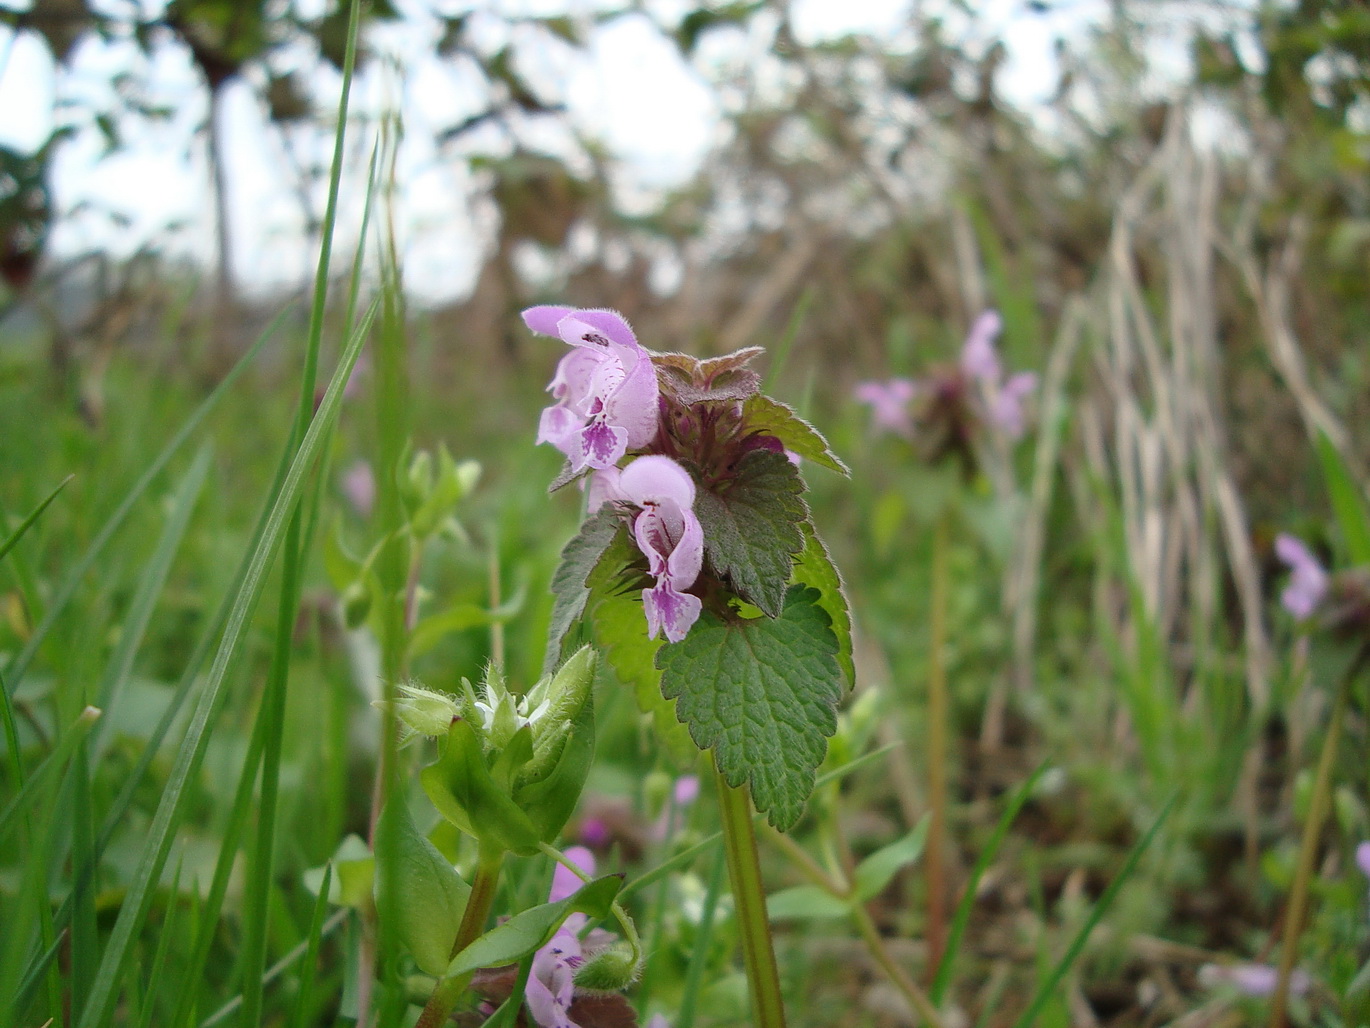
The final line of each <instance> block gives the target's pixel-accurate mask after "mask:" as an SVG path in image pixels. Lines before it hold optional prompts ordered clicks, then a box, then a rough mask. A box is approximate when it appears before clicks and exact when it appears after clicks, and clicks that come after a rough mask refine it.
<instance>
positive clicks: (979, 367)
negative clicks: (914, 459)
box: [853, 311, 1037, 471]
mask: <svg viewBox="0 0 1370 1028" xmlns="http://www.w3.org/2000/svg"><path fill="white" fill-rule="evenodd" d="M1002 331H1003V321H1002V319H1001V318H1000V317H999V314H998V313H997V312H996V311H986V312H985V313H983V314H981V315H980V316H979V317H978V318H976V319H975V323H974V324H973V325H972V326H971V329H970V332H969V333H968V334H967V336H966V341H965V343H964V345H963V346H962V347H961V355H960V359H959V360H958V361H957V362H956V363H955V364H948V365H943V366H941V367H938V368H934V369H933V370H932V371H930V372H929V373H928V375H927V376H926V377H924V378H923V379H920V380H917V381H914V380H912V379H907V378H892V379H889V380H887V381H884V382H862V383H860V384H859V385H858V386H857V387H856V389H855V390H854V392H853V395H854V397H855V399H856V400H857V401H859V402H861V403H864V404H867V405H869V406H870V408H871V424H872V426H873V427H874V428H875V429H876V430H877V431H883V432H892V433H894V434H896V435H900V436H903V437H904V438H906V439H910V440H912V441H913V443H914V445H915V446H916V447H917V448H918V449H919V451H920V453H922V455H923V456H924V457H925V458H926V459H928V460H929V461H932V462H936V461H938V460H941V459H943V458H946V457H954V458H959V459H960V460H961V461H962V462H963V464H964V465H965V466H966V468H967V470H968V471H971V470H974V469H975V468H976V467H978V466H979V463H978V460H977V456H978V454H977V442H978V441H979V440H980V438H981V437H982V436H983V435H984V434H985V433H986V432H989V433H993V434H994V435H995V436H997V437H998V438H999V439H1001V440H1004V441H1006V442H1010V443H1011V442H1016V441H1017V440H1018V439H1021V438H1022V436H1023V433H1024V431H1025V430H1026V428H1027V414H1026V409H1025V408H1026V404H1027V400H1028V397H1029V396H1030V395H1031V394H1032V391H1033V390H1034V389H1036V388H1037V376H1036V375H1035V374H1033V373H1032V372H1030V371H1022V372H1018V373H1017V374H1013V375H1008V376H1005V372H1004V366H1003V362H1002V361H1001V360H1000V358H999V353H998V350H997V349H996V348H995V341H996V340H997V339H998V337H999V334H1000V332H1002Z"/></svg>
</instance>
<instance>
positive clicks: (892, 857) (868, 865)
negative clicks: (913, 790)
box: [855, 817, 928, 903]
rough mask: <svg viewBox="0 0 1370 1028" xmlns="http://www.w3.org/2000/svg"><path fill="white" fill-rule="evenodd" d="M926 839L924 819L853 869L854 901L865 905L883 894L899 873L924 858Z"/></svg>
mask: <svg viewBox="0 0 1370 1028" xmlns="http://www.w3.org/2000/svg"><path fill="white" fill-rule="evenodd" d="M927 840H928V818H927V817H923V818H922V819H920V820H919V822H918V823H917V824H916V825H914V826H913V830H912V831H911V832H909V834H908V835H906V836H904V837H903V838H902V839H896V840H895V841H894V842H892V843H890V844H889V845H888V846H882V847H880V849H878V850H876V851H875V852H874V853H872V854H871V855H870V856H868V857H867V858H866V859H865V860H863V861H861V863H860V864H858V865H857V867H856V882H855V885H856V898H857V899H858V900H859V901H860V902H862V903H865V902H866V901H867V900H869V899H874V898H875V897H876V896H878V895H880V893H881V892H883V891H884V889H885V886H887V885H889V884H890V879H891V878H893V877H894V876H895V875H896V874H898V873H899V871H901V870H903V869H904V868H906V867H908V866H909V865H910V864H912V863H913V862H914V861H916V860H917V859H918V858H919V857H921V856H922V855H923V846H924V844H925V843H926V842H927Z"/></svg>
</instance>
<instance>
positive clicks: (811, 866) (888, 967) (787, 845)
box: [769, 830, 942, 1028]
mask: <svg viewBox="0 0 1370 1028" xmlns="http://www.w3.org/2000/svg"><path fill="white" fill-rule="evenodd" d="M769 838H770V840H771V842H773V843H774V844H775V845H776V847H777V848H779V849H781V850H783V851H784V852H785V855H786V856H787V857H789V858H790V860H791V861H793V862H794V864H795V866H796V867H797V868H798V869H799V870H800V872H801V873H802V874H803V875H804V877H805V878H807V879H808V880H809V881H810V882H811V883H813V884H814V885H816V886H818V887H819V888H820V889H822V890H823V891H825V892H826V893H827V894H828V895H829V896H832V897H834V898H836V899H839V900H842V901H843V902H844V903H847V904H849V905H850V907H851V916H852V920H853V921H855V922H856V927H857V930H858V931H859V932H860V933H861V938H862V940H863V941H864V942H865V943H866V949H868V950H869V951H870V954H871V956H872V957H873V958H874V959H875V962H876V963H877V964H879V965H880V969H881V970H882V971H884V972H885V976H886V977H887V978H889V980H890V982H891V984H893V985H894V987H895V988H896V989H898V990H899V991H900V992H902V993H903V994H904V999H906V1000H907V1001H908V1004H909V1006H911V1007H912V1008H913V1009H914V1010H917V1011H918V1013H919V1014H921V1015H922V1017H923V1020H924V1021H926V1022H927V1024H928V1025H929V1026H930V1028H942V1020H941V1017H940V1015H939V1014H938V1013H937V1005H936V1004H935V1003H933V1002H932V1000H931V999H929V998H928V995H927V993H925V992H924V991H923V990H922V989H920V988H919V987H918V983H917V982H915V981H914V980H913V979H912V978H910V977H909V976H908V974H907V973H906V972H905V971H904V969H903V968H902V967H900V966H899V965H898V963H896V962H895V959H894V957H893V956H892V955H891V953H890V951H889V947H888V946H886V945H885V939H884V937H883V936H882V935H881V934H880V931H879V929H878V928H876V927H875V922H874V921H873V920H871V916H870V913H869V912H868V911H867V910H866V906H865V904H864V903H861V902H859V901H858V900H856V898H855V896H854V894H853V889H852V884H851V882H850V881H847V882H845V883H839V882H835V881H833V880H832V878H830V877H829V876H828V874H827V873H826V872H825V871H824V870H823V869H822V868H821V867H819V866H818V862H817V861H815V860H814V859H813V858H812V857H811V856H809V855H808V853H806V852H805V851H804V848H803V847H802V846H800V845H799V844H798V843H797V842H795V841H794V840H793V839H791V838H790V837H789V836H788V835H782V834H781V833H780V832H777V831H774V830H772V831H771V832H770V834H769Z"/></svg>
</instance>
